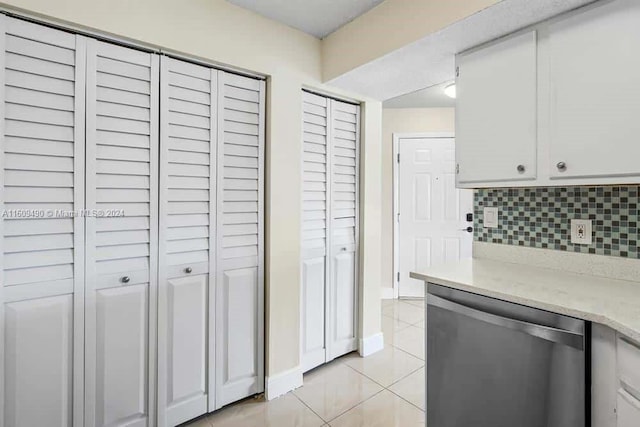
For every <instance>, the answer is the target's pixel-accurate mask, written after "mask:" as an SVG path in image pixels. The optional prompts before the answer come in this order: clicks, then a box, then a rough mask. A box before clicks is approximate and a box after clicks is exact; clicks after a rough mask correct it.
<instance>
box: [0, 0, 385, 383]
mask: <svg viewBox="0 0 640 427" xmlns="http://www.w3.org/2000/svg"><path fill="white" fill-rule="evenodd" d="M0 5H3V7H5V8H9V9H15V10H18V11H19V12H21V13H26V14H29V15H31V16H36V17H38V18H41V19H46V20H51V21H53V22H58V23H68V24H70V25H72V26H73V27H75V28H78V27H81V28H86V29H88V30H95V31H99V32H101V33H108V34H111V35H115V36H118V37H121V38H125V39H129V40H133V41H137V42H141V43H144V44H147V45H151V46H156V47H161V48H166V49H169V50H173V51H177V52H183V53H186V54H190V55H193V56H197V57H200V58H203V59H206V60H209V61H215V62H217V63H221V64H229V65H232V66H235V67H239V68H243V69H246V70H252V71H255V72H258V73H262V74H265V75H268V77H269V78H268V86H267V103H268V105H267V149H266V152H267V159H266V162H267V170H266V180H267V192H266V211H267V212H266V235H267V242H266V257H267V258H266V281H267V289H266V301H267V314H266V316H267V319H266V328H267V349H266V355H267V369H266V372H267V376H274V375H278V374H280V373H283V372H287V371H290V370H291V369H295V368H296V367H297V366H298V365H299V349H300V344H299V341H300V333H299V327H300V321H299V319H300V304H299V300H300V293H299V291H300V221H301V218H300V217H301V212H300V211H301V186H300V181H301V180H300V175H301V162H300V156H301V150H302V148H301V146H302V143H301V138H302V136H301V135H302V128H301V121H302V109H301V106H302V96H301V88H302V87H303V86H309V87H313V88H316V89H320V90H330V88H326V87H323V85H322V84H321V42H320V40H317V39H315V38H313V37H311V36H309V35H306V34H304V33H302V32H300V31H297V30H294V29H292V28H290V27H287V26H285V25H281V24H277V23H275V22H274V21H271V20H268V19H266V18H263V17H261V16H259V15H257V14H254V13H252V12H249V11H247V10H245V9H242V8H239V7H237V6H234V5H232V4H230V3H228V2H226V1H224V0H7V1H5V2H4V3H3V4H2V3H0ZM338 94H339V93H338ZM344 95H346V96H351V97H353V98H356V99H357V96H355V95H353V94H344ZM360 100H361V101H363V107H364V111H365V113H364V116H363V130H362V134H363V135H364V139H363V141H362V144H363V152H364V153H365V154H364V156H365V161H364V163H365V166H364V167H365V168H366V170H367V171H368V172H365V173H364V174H363V176H364V180H365V182H364V183H363V186H364V188H365V190H364V192H363V202H364V203H365V204H366V205H368V206H374V208H375V207H376V206H379V203H378V202H377V201H378V200H379V198H380V187H379V185H378V184H377V183H379V182H380V172H379V170H380V164H379V161H380V154H379V153H380V142H381V139H380V132H379V126H380V120H381V117H380V115H381V107H380V103H379V102H377V101H372V100H367V99H362V98H360ZM376 170H377V171H378V172H376ZM366 218H367V219H366V221H365V223H364V226H363V234H364V240H363V245H366V247H367V251H366V252H365V254H364V256H365V259H364V260H363V262H362V264H363V266H364V267H363V268H364V274H363V277H364V278H366V280H363V286H364V289H363V291H362V292H361V294H362V295H365V296H366V298H364V300H363V303H364V306H363V310H361V317H362V319H369V318H371V319H377V318H379V314H380V304H379V301H378V300H376V301H372V296H373V295H374V294H376V293H379V289H380V284H379V274H378V273H379V266H378V265H377V264H378V263H379V261H380V259H379V256H380V237H379V233H378V230H379V229H380V222H379V215H378V216H377V217H376V215H375V213H371V214H370V215H367V216H366ZM371 230H373V231H371ZM369 258H372V259H369ZM371 269H374V270H371ZM370 294H371V295H370ZM370 296H371V297H370ZM362 319H361V320H362ZM378 322H379V321H378ZM362 323H363V324H364V326H363V328H362V330H363V331H365V332H367V333H368V332H369V331H374V330H375V332H379V330H380V328H379V323H378V324H375V323H374V324H373V325H369V323H368V321H366V320H362Z"/></svg>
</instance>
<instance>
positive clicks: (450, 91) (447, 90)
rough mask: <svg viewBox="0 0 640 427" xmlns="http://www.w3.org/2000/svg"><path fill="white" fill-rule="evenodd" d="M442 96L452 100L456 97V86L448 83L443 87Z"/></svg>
mask: <svg viewBox="0 0 640 427" xmlns="http://www.w3.org/2000/svg"><path fill="white" fill-rule="evenodd" d="M444 94H445V95H447V96H448V97H449V98H454V99H455V97H456V84H455V83H450V84H448V85H446V86H445V87H444Z"/></svg>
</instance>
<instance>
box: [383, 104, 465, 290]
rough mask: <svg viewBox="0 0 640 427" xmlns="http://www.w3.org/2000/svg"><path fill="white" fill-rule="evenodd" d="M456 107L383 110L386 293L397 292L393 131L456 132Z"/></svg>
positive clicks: (384, 286)
mask: <svg viewBox="0 0 640 427" xmlns="http://www.w3.org/2000/svg"><path fill="white" fill-rule="evenodd" d="M454 114H455V109H454V108H393V109H389V108H385V109H384V110H382V199H381V201H382V205H381V206H382V209H381V213H382V264H381V274H380V276H381V287H382V296H383V297H390V296H391V295H393V283H394V278H393V162H394V159H393V134H394V133H420V132H453V131H454V129H455V123H454V121H455V120H454Z"/></svg>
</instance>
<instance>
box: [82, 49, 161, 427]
mask: <svg viewBox="0 0 640 427" xmlns="http://www.w3.org/2000/svg"><path fill="white" fill-rule="evenodd" d="M159 74H160V73H159V68H158V56H157V55H152V54H149V53H145V52H141V51H137V50H133V49H128V48H124V47H120V46H116V45H112V44H108V43H103V42H99V41H96V40H88V41H87V114H86V118H87V122H86V127H87V144H86V152H87V155H86V157H87V166H86V169H87V174H86V186H87V192H86V205H87V208H88V209H89V210H115V211H114V212H113V213H116V212H117V211H118V210H122V211H123V214H124V215H122V216H120V215H117V214H116V215H112V216H98V217H96V216H89V217H88V218H87V220H86V247H87V250H86V274H87V282H86V283H87V285H86V287H87V289H86V330H87V333H86V353H85V354H86V356H85V363H86V369H85V384H86V387H85V400H86V406H85V410H86V417H85V425H86V426H87V427H94V426H95V427H102V426H127V427H143V426H153V425H156V421H155V396H156V393H155V389H156V385H155V377H156V375H155V374H156V366H155V360H156V352H155V348H156V328H155V325H156V290H157V262H158V253H157V250H158V243H157V239H158V216H157V215H158V214H157V210H158V115H159V114H158V113H159V111H158V99H159V96H158V92H159V84H158V77H159Z"/></svg>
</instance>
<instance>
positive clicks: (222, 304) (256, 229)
mask: <svg viewBox="0 0 640 427" xmlns="http://www.w3.org/2000/svg"><path fill="white" fill-rule="evenodd" d="M264 87H265V82H264V81H260V80H256V79H252V78H248V77H242V76H238V75H235V74H230V73H225V72H219V73H218V108H219V114H218V141H220V142H219V144H218V170H217V172H218V187H217V188H218V198H217V209H216V210H217V212H218V215H217V225H216V230H217V234H218V239H217V262H216V268H217V275H216V296H215V298H216V327H215V333H216V340H215V347H216V353H215V356H216V359H215V367H216V373H215V381H216V408H219V407H221V406H224V405H226V404H229V403H231V402H235V401H236V400H240V399H243V398H245V397H247V396H251V395H252V394H255V393H260V392H262V391H263V390H264V242H263V238H264V219H263V214H264V209H263V201H264V123H265V122H264V117H265V116H264V109H265V90H264ZM210 366H214V365H213V363H211V364H210Z"/></svg>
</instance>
